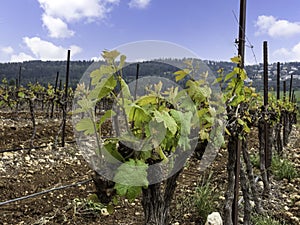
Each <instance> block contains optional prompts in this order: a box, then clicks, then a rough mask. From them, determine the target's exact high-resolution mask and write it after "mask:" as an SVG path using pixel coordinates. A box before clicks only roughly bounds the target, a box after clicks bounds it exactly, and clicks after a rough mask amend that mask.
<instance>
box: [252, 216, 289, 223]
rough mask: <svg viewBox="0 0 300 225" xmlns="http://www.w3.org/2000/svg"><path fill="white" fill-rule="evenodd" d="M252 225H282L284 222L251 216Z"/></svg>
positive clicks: (266, 217)
mask: <svg viewBox="0 0 300 225" xmlns="http://www.w3.org/2000/svg"><path fill="white" fill-rule="evenodd" d="M251 220H252V224H253V225H284V224H286V223H285V222H282V221H279V220H276V219H274V218H271V217H268V216H265V215H253V216H252V218H251Z"/></svg>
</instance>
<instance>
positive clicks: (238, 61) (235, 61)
mask: <svg viewBox="0 0 300 225" xmlns="http://www.w3.org/2000/svg"><path fill="white" fill-rule="evenodd" d="M230 60H231V62H233V63H236V64H239V63H240V62H241V61H242V59H241V56H235V57H233V58H231V59H230Z"/></svg>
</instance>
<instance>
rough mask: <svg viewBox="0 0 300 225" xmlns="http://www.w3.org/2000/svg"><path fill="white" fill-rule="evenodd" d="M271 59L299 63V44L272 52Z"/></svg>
mask: <svg viewBox="0 0 300 225" xmlns="http://www.w3.org/2000/svg"><path fill="white" fill-rule="evenodd" d="M273 57H274V58H275V60H277V61H278V60H280V61H284V62H288V61H289V62H291V61H300V42H299V43H298V44H296V45H295V46H294V47H292V48H291V49H287V48H280V49H277V50H276V51H274V53H273Z"/></svg>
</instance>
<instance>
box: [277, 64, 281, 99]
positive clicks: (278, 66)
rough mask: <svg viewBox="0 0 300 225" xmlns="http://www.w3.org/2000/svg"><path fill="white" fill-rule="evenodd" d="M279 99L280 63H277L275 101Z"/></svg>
mask: <svg viewBox="0 0 300 225" xmlns="http://www.w3.org/2000/svg"><path fill="white" fill-rule="evenodd" d="M279 99H280V62H277V100H279Z"/></svg>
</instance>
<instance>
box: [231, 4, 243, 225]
mask: <svg viewBox="0 0 300 225" xmlns="http://www.w3.org/2000/svg"><path fill="white" fill-rule="evenodd" d="M245 38H246V0H240V18H239V40H238V55H239V56H240V57H241V62H240V64H239V65H238V66H239V68H241V69H244V62H245ZM237 140H238V143H237V145H236V150H235V154H236V162H235V185H234V200H233V206H232V222H233V225H237V224H238V214H239V213H238V197H239V183H240V172H241V161H240V159H241V146H242V143H241V140H240V139H239V138H238V139H237Z"/></svg>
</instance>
